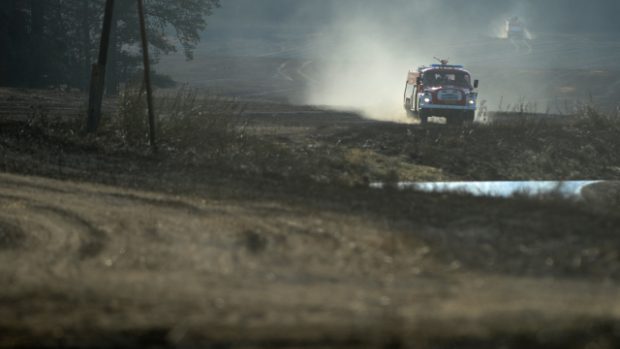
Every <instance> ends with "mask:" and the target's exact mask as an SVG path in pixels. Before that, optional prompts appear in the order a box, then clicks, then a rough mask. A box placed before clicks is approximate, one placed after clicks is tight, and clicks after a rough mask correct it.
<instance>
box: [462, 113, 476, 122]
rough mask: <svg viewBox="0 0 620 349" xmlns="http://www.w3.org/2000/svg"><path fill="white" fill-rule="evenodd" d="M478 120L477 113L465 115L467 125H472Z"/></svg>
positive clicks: (464, 119)
mask: <svg viewBox="0 0 620 349" xmlns="http://www.w3.org/2000/svg"><path fill="white" fill-rule="evenodd" d="M475 119H476V112H475V111H468V112H466V113H465V114H464V115H463V121H464V122H465V123H467V124H472V123H473V122H474V120H475Z"/></svg>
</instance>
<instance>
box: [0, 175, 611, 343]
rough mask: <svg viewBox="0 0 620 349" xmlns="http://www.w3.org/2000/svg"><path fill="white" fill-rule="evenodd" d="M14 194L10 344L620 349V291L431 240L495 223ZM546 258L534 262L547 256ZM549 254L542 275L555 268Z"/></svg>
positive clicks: (10, 185)
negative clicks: (576, 341)
mask: <svg viewBox="0 0 620 349" xmlns="http://www.w3.org/2000/svg"><path fill="white" fill-rule="evenodd" d="M0 193H1V194H0V204H1V205H2V208H3V210H2V214H1V215H0V222H1V228H2V229H1V232H2V239H0V240H1V241H2V246H1V248H2V253H1V254H0V258H1V260H2V263H0V265H1V266H2V267H1V271H0V275H1V278H2V280H3V284H5V285H6V287H4V288H3V290H2V294H1V295H0V297H1V298H2V300H3V301H2V304H3V306H2V308H0V312H1V316H0V318H1V319H2V320H0V327H1V328H2V329H3V332H4V333H5V336H3V337H4V338H5V340H4V341H3V342H0V345H1V346H4V347H7V346H13V345H15V344H17V345H20V344H22V345H33V344H34V343H37V345H39V344H47V345H58V344H60V345H71V343H73V344H76V345H79V346H84V347H88V346H91V345H95V344H97V345H100V344H104V345H106V344H107V345H121V346H131V345H132V343H134V344H135V342H134V341H143V340H151V341H154V342H153V343H154V344H159V345H171V346H183V345H201V343H202V344H206V343H218V342H219V343H230V344H232V343H239V344H243V343H246V344H253V345H267V346H269V345H268V344H269V343H280V344H282V345H284V346H287V345H291V346H293V347H294V346H295V344H296V343H305V345H307V344H310V343H314V345H316V346H318V347H324V346H339V345H354V344H355V343H358V344H356V345H355V346H357V345H359V346H371V347H372V346H383V345H388V344H389V343H390V341H394V340H397V341H402V342H403V344H409V345H412V344H418V343H424V341H428V343H429V345H430V344H433V346H431V347H434V345H437V344H438V343H442V342H446V343H452V342H453V341H454V340H455V339H456V338H461V337H462V338H466V339H467V338H468V339H469V340H471V341H478V342H479V343H480V345H483V343H487V344H485V345H490V343H497V342H496V341H502V340H503V341H506V342H507V343H511V341H512V340H514V338H518V337H519V336H527V335H528V334H530V333H538V335H539V336H542V337H540V338H538V337H532V338H530V339H529V340H530V341H531V344H532V345H537V344H540V343H542V344H553V343H556V342H557V343H562V342H563V341H565V340H566V338H565V337H567V336H568V337H570V336H575V337H577V338H580V340H584V341H585V342H584V343H582V344H583V345H586V344H587V343H589V342H590V341H600V340H603V341H609V340H612V339H613V338H612V337H609V338H608V337H606V336H612V335H613V334H614V333H615V332H613V331H616V330H613V329H614V328H616V327H613V326H616V325H614V324H616V320H617V319H618V318H620V303H619V302H618V299H620V287H618V285H617V284H616V283H615V282H609V281H604V279H598V278H597V279H598V281H597V280H587V279H585V280H584V279H581V278H576V279H574V278H553V277H542V278H539V277H527V276H516V275H512V276H511V275H503V274H502V273H482V272H476V271H474V270H468V268H467V267H466V266H463V265H462V264H461V262H458V261H457V260H454V261H452V262H450V263H446V260H444V258H443V257H440V256H437V257H439V259H438V258H437V257H435V256H436V255H437V254H436V253H435V252H436V251H435V249H436V248H438V247H439V246H435V245H433V244H432V243H430V244H429V241H428V236H430V235H436V236H437V237H439V236H443V237H445V238H447V239H450V238H451V237H450V235H452V234H457V236H459V235H461V234H473V235H479V238H482V237H484V236H488V237H489V238H491V236H492V235H493V234H496V232H494V231H493V230H492V229H491V230H489V229H488V228H483V227H477V228H476V227H471V228H468V229H465V230H459V229H457V228H456V227H454V228H452V229H448V230H444V231H439V230H436V229H433V228H431V227H422V226H419V227H415V226H410V225H408V224H405V223H401V224H393V223H388V222H387V221H381V220H377V219H376V217H364V216H360V215H358V214H354V213H344V214H343V213H337V212H336V213H334V212H330V211H327V210H308V209H307V208H304V207H295V206H289V205H282V204H280V203H277V202H270V201H262V202H261V201H258V202H248V203H239V202H226V201H214V200H209V199H200V200H198V199H196V198H188V197H177V196H168V195H162V194H155V193H148V192H139V191H127V190H120V189H117V188H112V187H105V186H99V185H90V184H76V183H70V182H57V181H54V180H47V179H42V178H33V177H21V176H12V175H2V176H0ZM399 225H400V227H398V226H399ZM467 225H470V226H471V224H467ZM425 236H427V238H426V239H425V238H424V237H425ZM452 238H457V239H465V240H463V242H465V241H467V240H469V239H467V238H465V237H463V236H462V237H460V238H458V237H456V236H455V237H452ZM479 238H476V239H475V240H478V241H479ZM566 238H570V237H568V236H567V237H566ZM572 238H573V239H574V238H576V237H572ZM491 239H493V238H491ZM425 240H427V241H425ZM472 242H473V241H472ZM523 242H524V243H525V244H527V243H528V242H527V238H524V239H523ZM436 243H439V242H438V241H436V242H435V244H436ZM485 246H486V245H485V244H482V245H480V246H479V247H476V245H470V246H466V245H465V246H463V247H464V248H470V249H471V248H473V249H481V251H479V252H477V253H481V252H482V253H484V252H483V251H484V250H485V249H486V247H485ZM522 246H523V247H521V248H523V249H526V248H527V247H525V245H522ZM531 248H532V249H531V251H530V252H527V251H523V254H524V255H527V254H528V253H534V254H536V253H538V252H537V251H536V249H537V247H531ZM538 248H540V247H538ZM597 248H602V246H600V245H598V244H596V243H595V244H594V245H592V246H590V247H589V248H588V249H583V251H582V252H581V256H580V258H583V259H584V263H587V260H588V258H596V257H597V256H595V255H593V254H598V253H603V254H607V257H606V258H614V257H612V255H609V254H608V253H611V252H605V251H603V250H595V249H597ZM440 249H441V248H440ZM472 252H473V251H470V253H472ZM498 252H499V251H498ZM487 253H488V251H487ZM500 253H501V252H500ZM508 258H510V257H508ZM549 258H553V257H548V259H547V260H546V262H543V261H541V262H543V263H544V265H541V266H540V267H543V268H552V269H553V263H554V261H553V260H551V261H549ZM616 258H617V256H616ZM558 262H560V263H561V261H558ZM580 263H581V262H580ZM500 264H502V262H500ZM610 321H611V322H610ZM609 326H612V327H611V328H610V327H609ZM26 329H28V330H27V331H31V333H29V334H28V335H27V336H24V337H21V336H20V335H19V334H20V333H23V332H22V331H25V330H26ZM571 331H574V332H571ZM609 331H612V332H609ZM567 333H568V334H569V335H567ZM7 334H8V336H7ZM16 334H17V335H16ZM582 336H583V338H582ZM487 340H488V342H487ZM32 341H34V343H33V342H32ZM102 341H103V342H102ZM351 341H353V342H351ZM489 347H491V346H489ZM584 347H585V346H584Z"/></svg>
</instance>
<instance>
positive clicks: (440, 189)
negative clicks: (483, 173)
mask: <svg viewBox="0 0 620 349" xmlns="http://www.w3.org/2000/svg"><path fill="white" fill-rule="evenodd" d="M599 182H601V181H524V182H399V183H398V188H399V189H401V190H405V189H412V190H419V191H424V192H435V193H466V194H471V195H474V196H493V197H510V196H513V195H515V194H523V195H529V196H537V195H541V194H551V193H557V194H561V195H564V196H567V197H580V196H581V191H582V189H583V188H585V187H587V186H589V185H592V184H596V183H599ZM370 186H371V188H375V189H383V188H384V187H385V186H386V185H385V183H372V184H371V185H370Z"/></svg>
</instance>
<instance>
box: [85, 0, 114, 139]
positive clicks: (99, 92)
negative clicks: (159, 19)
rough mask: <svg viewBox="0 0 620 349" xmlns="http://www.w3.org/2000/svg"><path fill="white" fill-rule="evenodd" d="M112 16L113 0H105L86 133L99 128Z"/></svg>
mask: <svg viewBox="0 0 620 349" xmlns="http://www.w3.org/2000/svg"><path fill="white" fill-rule="evenodd" d="M113 14H114V0H106V4H105V14H104V17H103V29H102V30H101V42H100V45H99V59H98V61H97V63H96V64H93V67H92V73H91V74H92V75H91V80H90V93H89V98H88V120H87V121H86V132H88V133H93V132H96V131H97V128H98V127H99V119H101V104H102V103H103V89H104V87H105V68H106V65H107V63H108V48H109V46H110V31H111V29H112V16H113Z"/></svg>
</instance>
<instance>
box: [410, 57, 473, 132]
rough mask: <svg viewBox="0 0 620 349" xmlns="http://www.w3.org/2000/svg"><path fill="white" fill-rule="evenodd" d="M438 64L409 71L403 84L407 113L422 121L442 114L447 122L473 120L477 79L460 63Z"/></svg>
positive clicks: (442, 61) (424, 121)
mask: <svg viewBox="0 0 620 349" xmlns="http://www.w3.org/2000/svg"><path fill="white" fill-rule="evenodd" d="M440 62H441V64H432V65H431V66H422V67H419V68H418V69H417V70H416V71H413V72H412V71H410V72H409V75H408V76H407V84H406V85H405V95H404V107H405V110H406V111H407V115H409V116H410V117H417V118H419V119H420V122H421V123H422V124H426V123H427V122H428V118H429V117H431V116H438V117H444V118H446V121H447V122H448V123H449V124H462V123H464V122H473V121H474V118H475V116H476V108H477V99H478V93H477V92H476V89H477V88H478V80H475V81H473V83H472V80H471V74H469V72H468V71H467V70H465V69H464V68H463V66H462V65H449V64H448V61H447V60H441V61H440Z"/></svg>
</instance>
